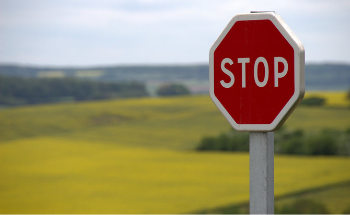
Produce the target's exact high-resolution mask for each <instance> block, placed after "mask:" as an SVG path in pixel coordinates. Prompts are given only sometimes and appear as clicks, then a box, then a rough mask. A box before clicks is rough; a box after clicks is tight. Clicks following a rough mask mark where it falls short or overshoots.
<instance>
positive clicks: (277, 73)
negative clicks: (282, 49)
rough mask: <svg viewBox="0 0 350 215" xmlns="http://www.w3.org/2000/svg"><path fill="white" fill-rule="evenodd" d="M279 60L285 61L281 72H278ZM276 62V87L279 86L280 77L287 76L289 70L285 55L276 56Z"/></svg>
mask: <svg viewBox="0 0 350 215" xmlns="http://www.w3.org/2000/svg"><path fill="white" fill-rule="evenodd" d="M279 62H281V63H283V65H284V70H283V72H281V73H279V72H278V63H279ZM274 64H275V87H278V79H279V78H283V77H284V76H286V74H287V72H288V63H287V61H286V59H284V58H283V57H275V58H274Z"/></svg>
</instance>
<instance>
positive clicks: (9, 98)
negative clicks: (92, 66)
mask: <svg viewBox="0 0 350 215" xmlns="http://www.w3.org/2000/svg"><path fill="white" fill-rule="evenodd" d="M139 96H147V93H146V89H145V86H144V84H140V83H105V82H95V81H87V80H77V79H70V78H62V79H58V78H51V79H46V78H45V79H41V78H28V79H26V78H18V77H4V76H0V105H10V106H16V105H25V104H40V103H52V102H60V101H85V100H98V99H109V98H120V97H139Z"/></svg>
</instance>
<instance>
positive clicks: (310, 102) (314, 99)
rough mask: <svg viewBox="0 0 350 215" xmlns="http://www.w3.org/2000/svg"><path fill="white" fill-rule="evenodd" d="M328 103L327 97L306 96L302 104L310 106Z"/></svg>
mask: <svg viewBox="0 0 350 215" xmlns="http://www.w3.org/2000/svg"><path fill="white" fill-rule="evenodd" d="M325 103H326V99H325V98H321V97H310V98H305V99H303V100H302V101H301V103H300V104H301V105H308V106H323V105H324V104H325Z"/></svg>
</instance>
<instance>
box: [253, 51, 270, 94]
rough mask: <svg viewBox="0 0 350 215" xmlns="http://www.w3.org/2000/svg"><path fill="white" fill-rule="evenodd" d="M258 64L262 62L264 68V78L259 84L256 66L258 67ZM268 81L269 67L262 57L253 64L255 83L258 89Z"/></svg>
mask: <svg viewBox="0 0 350 215" xmlns="http://www.w3.org/2000/svg"><path fill="white" fill-rule="evenodd" d="M260 62H262V63H263V64H264V67H265V77H264V80H263V81H262V82H260V81H259V78H258V66H259V63H260ZM268 79H269V65H268V64H267V61H266V59H265V58H264V57H258V58H257V59H256V61H255V63H254V80H255V83H256V85H257V86H258V87H264V86H265V85H266V83H267V80H268Z"/></svg>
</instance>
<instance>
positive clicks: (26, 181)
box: [0, 96, 350, 213]
mask: <svg viewBox="0 0 350 215" xmlns="http://www.w3.org/2000/svg"><path fill="white" fill-rule="evenodd" d="M349 119H350V109H349V108H346V107H345V106H337V107H334V106H331V105H330V106H328V107H326V108H324V107H305V106H304V107H301V106H300V107H298V108H297V109H296V111H295V112H294V113H293V114H292V116H291V117H290V118H289V119H288V120H287V122H286V126H287V127H290V128H303V129H306V130H320V129H323V128H325V127H329V128H334V129H340V130H344V129H347V128H349V127H350V120H349ZM228 129H230V126H229V124H228V122H227V121H226V119H225V118H224V117H223V116H222V115H221V113H220V112H219V111H218V110H217V108H216V107H215V105H213V103H212V102H211V100H210V98H209V97H208V96H187V97H175V98H156V99H152V98H143V99H126V100H114V101H99V102H82V103H70V104H56V105H38V106H28V107H21V108H13V109H7V110H2V111H0V213H189V212H193V211H198V210H201V209H204V208H213V207H218V206H224V205H228V204H234V203H239V202H245V201H247V200H248V198H249V180H248V179H249V176H248V174H249V165H248V162H249V155H248V154H247V153H199V152H195V151H194V150H193V149H194V147H195V146H196V145H197V144H198V142H199V140H200V139H201V137H203V136H206V135H217V134H218V133H220V132H226V131H227V130H228ZM349 167H350V159H349V158H347V157H298V156H280V155H276V156H275V194H276V195H277V196H280V195H284V194H287V193H290V192H295V191H301V190H304V189H309V188H312V187H319V186H324V185H328V184H332V183H338V182H342V181H348V180H350V171H348V169H349Z"/></svg>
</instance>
